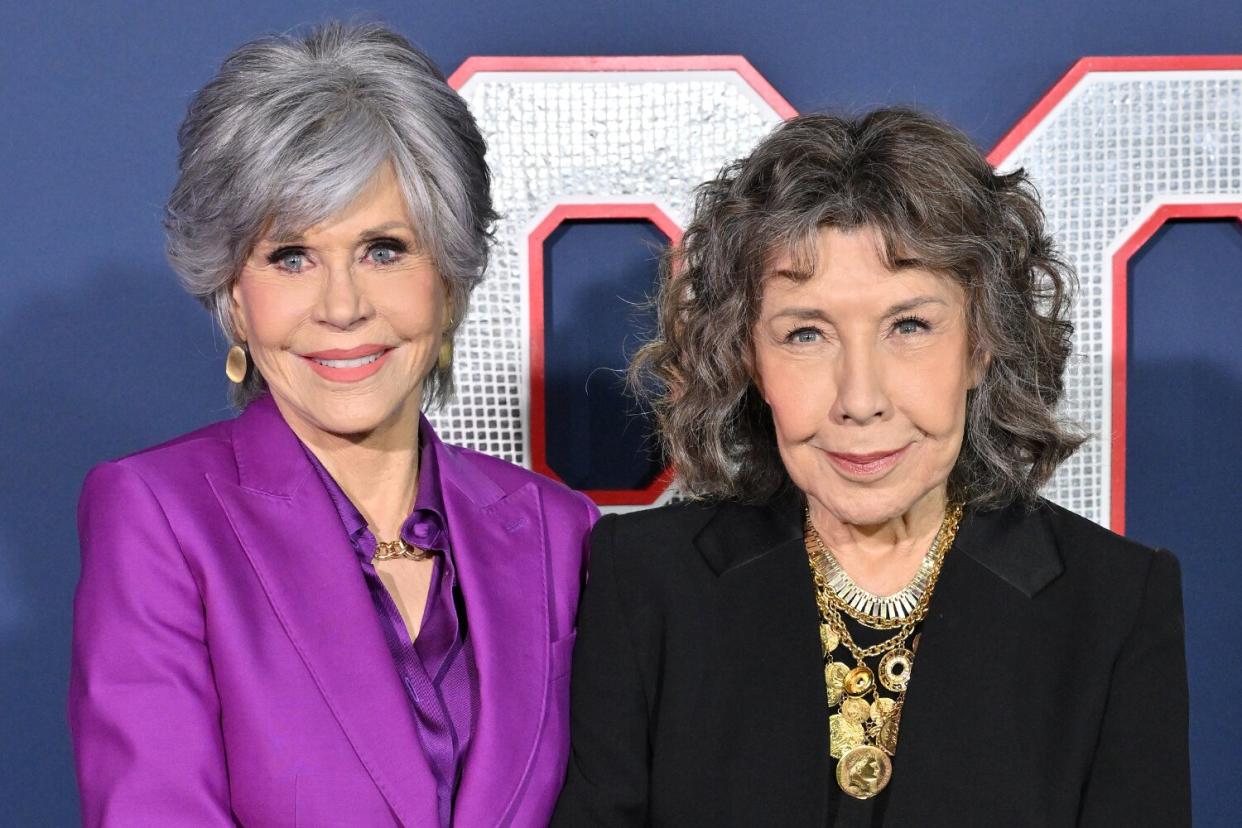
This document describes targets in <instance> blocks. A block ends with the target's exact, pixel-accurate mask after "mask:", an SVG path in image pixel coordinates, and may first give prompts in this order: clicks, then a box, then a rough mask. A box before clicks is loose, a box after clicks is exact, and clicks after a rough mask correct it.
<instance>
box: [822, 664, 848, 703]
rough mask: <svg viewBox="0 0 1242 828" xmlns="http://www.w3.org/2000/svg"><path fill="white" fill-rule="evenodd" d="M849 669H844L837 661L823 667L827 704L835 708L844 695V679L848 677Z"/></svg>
mask: <svg viewBox="0 0 1242 828" xmlns="http://www.w3.org/2000/svg"><path fill="white" fill-rule="evenodd" d="M849 672H850V668H849V667H846V666H845V665H844V664H842V663H841V662H839V661H834V662H832V663H831V664H829V665H827V666H826V667H824V684H825V685H826V686H827V687H828V704H829V705H830V706H832V707H836V706H837V705H838V704H840V703H841V697H842V696H843V695H845V689H844V688H845V677H846V676H848V675H849Z"/></svg>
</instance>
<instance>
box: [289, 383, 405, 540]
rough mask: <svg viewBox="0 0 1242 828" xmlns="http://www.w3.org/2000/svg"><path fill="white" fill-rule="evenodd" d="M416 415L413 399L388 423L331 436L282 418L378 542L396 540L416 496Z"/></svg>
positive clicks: (305, 424)
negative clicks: (325, 471)
mask: <svg viewBox="0 0 1242 828" xmlns="http://www.w3.org/2000/svg"><path fill="white" fill-rule="evenodd" d="M278 407H279V406H278ZM418 411H419V407H418V402H417V400H412V401H411V403H410V404H409V405H407V406H403V407H402V410H401V411H399V412H397V414H396V415H395V416H394V417H393V418H392V419H391V420H390V421H388V422H385V423H383V424H381V425H380V426H378V427H377V428H375V429H373V430H371V431H369V432H366V433H363V434H335V433H332V432H329V431H324V430H322V429H319V428H315V427H314V426H311V425H310V424H308V423H305V422H302V421H301V420H300V419H298V418H290V417H288V416H286V417H285V420H286V422H288V423H289V427H290V428H292V429H293V432H294V434H296V435H297V436H298V439H300V440H301V441H302V442H303V443H304V444H306V446H307V448H309V449H310V450H311V452H312V453H313V454H314V455H315V457H316V458H317V459H318V460H319V462H320V463H322V464H323V466H324V468H325V469H327V470H328V474H330V475H332V479H333V480H335V481H336V483H337V485H338V486H340V487H341V490H342V491H343V492H345V495H346V496H347V497H348V498H349V499H350V501H351V502H352V503H353V504H354V506H356V507H357V508H358V511H359V512H361V513H362V517H363V519H364V520H366V522H367V525H368V526H370V527H371V531H372V532H373V533H374V534H375V537H376V539H377V540H380V541H391V540H396V539H397V538H398V537H399V536H400V533H401V525H402V523H404V522H405V519H406V518H407V517H408V516H409V513H410V509H411V508H412V507H413V504H414V497H415V495H416V494H417V492H418V462H419V453H418V452H419V445H418V426H419V417H418ZM282 413H284V411H283V409H282Z"/></svg>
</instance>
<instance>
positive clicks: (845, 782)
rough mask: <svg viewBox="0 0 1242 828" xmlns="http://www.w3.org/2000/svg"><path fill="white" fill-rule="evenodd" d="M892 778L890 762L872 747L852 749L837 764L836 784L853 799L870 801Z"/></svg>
mask: <svg viewBox="0 0 1242 828" xmlns="http://www.w3.org/2000/svg"><path fill="white" fill-rule="evenodd" d="M892 778H893V763H892V761H891V760H890V759H889V758H888V756H886V755H885V754H884V751H882V750H880V749H879V748H877V747H874V746H872V745H858V746H857V747H853V748H851V749H850V750H849V751H848V752H847V753H846V754H845V755H844V756H842V757H841V759H840V761H838V762H837V784H838V785H840V786H841V790H843V791H845V792H846V793H847V794H849V795H850V796H852V797H854V798H855V799H870V798H871V797H873V796H875V795H876V794H878V793H879V792H880V791H882V790H884V786H885V785H887V784H888V780H890V779H892Z"/></svg>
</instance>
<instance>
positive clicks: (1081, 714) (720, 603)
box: [552, 496, 1190, 828]
mask: <svg viewBox="0 0 1242 828" xmlns="http://www.w3.org/2000/svg"><path fill="white" fill-rule="evenodd" d="M801 509H802V506H801V500H800V498H797V497H791V496H787V497H784V498H779V499H777V500H776V501H774V502H773V503H772V504H769V505H767V506H743V505H739V504H735V503H724V504H719V503H716V504H713V503H687V504H680V505H675V506H670V507H665V508H661V509H655V510H651V511H646V512H638V513H633V514H627V515H624V516H609V517H605V518H604V519H603V520H601V521H600V522H599V524H598V525H597V526H596V528H595V533H594V536H593V539H592V559H591V576H590V581H589V582H588V585H587V587H586V591H585V594H584V596H583V599H582V607H581V612H580V615H579V620H578V630H579V632H578V641H577V646H576V647H575V651H574V666H573V678H572V685H571V711H572V712H571V728H572V729H571V738H572V753H571V758H570V763H569V770H568V777H567V781H566V784H565V789H564V791H563V792H562V794H561V798H560V801H559V803H558V805H557V810H556V815H555V817H554V818H553V823H552V824H553V825H555V826H573V827H574V828H577V826H595V825H607V826H638V825H655V826H677V828H684V826H700V825H702V826H713V827H714V828H720V827H721V826H735V825H736V826H781V827H782V828H785V826H788V827H789V828H795V826H816V827H817V828H821V827H822V826H825V825H829V824H830V823H831V820H830V814H829V810H830V805H829V786H834V787H835V785H836V782H835V779H834V776H833V773H834V769H835V761H834V760H833V759H831V757H830V756H829V755H828V716H829V710H828V707H827V703H826V700H825V689H824V683H823V681H824V680H823V669H822V657H821V654H820V643H819V636H818V626H817V624H818V620H817V619H818V615H817V613H818V611H817V608H816V603H815V593H814V584H813V582H812V579H811V574H810V568H809V567H808V565H807V561H806V552H805V550H804V548H803V542H802V523H801V516H802V513H801ZM837 795H839V794H834V796H837ZM877 822H882V824H884V825H893V826H918V827H919V828H922V827H923V826H929V827H934V826H975V825H979V826H985V825H986V826H993V825H995V826H1006V827H1007V828H1009V827H1010V826H1039V828H1048V826H1061V825H1107V826H1118V825H1125V826H1135V825H1152V826H1157V825H1158V826H1182V825H1189V823H1190V783H1189V758H1188V749H1187V688H1186V662H1185V652H1184V629H1183V621H1182V605H1181V582H1180V574H1179V570H1178V566H1177V561H1176V559H1174V557H1173V556H1172V555H1170V554H1169V553H1168V552H1164V551H1153V550H1150V549H1147V548H1145V547H1142V546H1139V545H1138V544H1136V543H1133V542H1131V541H1127V540H1125V539H1124V538H1121V537H1118V536H1117V535H1114V534H1112V533H1110V532H1108V531H1107V530H1105V529H1102V528H1100V527H1099V526H1097V525H1095V524H1094V523H1091V522H1090V521H1088V520H1086V519H1084V518H1081V517H1078V516H1076V515H1074V514H1071V513H1070V512H1067V511H1065V510H1064V509H1061V508H1060V507H1058V506H1055V505H1052V504H1050V503H1047V502H1041V503H1040V504H1039V506H1038V507H1037V508H1036V509H1035V510H1034V511H1025V510H1023V509H1022V508H1020V507H1011V508H1008V509H1004V510H999V511H992V512H975V511H973V510H967V513H966V515H965V517H964V518H963V521H962V524H961V527H960V530H959V532H958V536H957V540H956V542H955V543H954V545H953V547H952V549H951V550H950V551H949V553H948V556H947V558H946V560H945V564H944V568H943V570H942V572H941V576H940V581H939V583H938V585H937V587H936V592H935V594H934V596H933V599H932V603H931V608H930V611H929V613H928V616H927V618H926V620H925V621H924V624H923V631H922V639H921V641H920V643H919V650H918V657H917V659H916V660H915V665H914V671H913V673H912V676H911V683H910V689H909V691H908V692H907V695H906V703H905V709H904V713H903V715H902V720H901V735H900V739H899V742H898V746H897V755H896V757H895V758H894V760H893V778H892V782H891V783H890V785H889V791H888V801H887V803H886V807H885V810H884V812H883V814H882V815H881V816H880V817H878V818H877Z"/></svg>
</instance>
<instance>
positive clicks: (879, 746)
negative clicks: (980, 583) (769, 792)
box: [804, 503, 962, 799]
mask: <svg viewBox="0 0 1242 828" xmlns="http://www.w3.org/2000/svg"><path fill="white" fill-rule="evenodd" d="M961 518H962V505H961V504H960V503H958V504H950V505H949V506H948V507H947V508H946V509H945V513H944V519H943V520H942V521H941V522H940V529H939V531H937V532H936V537H935V539H934V540H933V541H932V545H931V548H930V549H929V550H928V553H927V557H928V558H929V559H930V561H931V565H930V568H929V570H928V575H927V585H926V588H925V589H924V590H923V592H922V594H921V595H920V596H919V598H918V601H917V603H916V604H915V605H914V607H913V608H912V609H911V610H910V612H909V613H908V614H907V615H906V616H905V617H903V618H899V619H894V618H883V617H878V616H875V615H869V614H867V613H863V612H860V611H859V610H858V609H856V608H855V607H853V606H851V605H850V604H849V603H848V602H846V601H845V600H843V599H842V598H841V596H840V595H838V594H837V592H836V590H834V589H833V588H832V586H831V585H830V584H829V583H828V582H827V581H826V579H825V577H824V570H825V567H824V566H823V565H822V561H823V560H824V559H825V558H827V557H830V556H831V555H832V553H831V552H830V551H829V550H828V549H827V547H825V546H824V541H823V539H822V538H821V537H820V535H819V532H818V531H817V530H816V529H815V526H814V524H812V523H811V512H810V509H809V508H808V509H807V510H806V517H805V522H804V538H805V542H806V551H807V560H808V562H809V563H810V566H811V575H812V577H814V579H815V596H816V601H817V603H818V604H819V614H820V627H819V636H820V643H821V644H822V645H823V654H824V682H825V684H826V685H827V690H828V709H829V710H830V711H832V710H835V711H836V712H835V713H832V715H831V716H830V717H829V719H828V726H829V738H830V750H829V752H830V753H831V754H832V757H833V758H834V759H836V760H837V773H836V776H837V784H838V785H840V786H841V790H843V791H845V793H846V794H848V795H850V796H852V797H854V798H855V799H870V798H871V797H873V796H875V795H876V794H878V793H879V792H880V791H882V790H884V788H885V786H887V785H888V782H889V780H890V779H891V778H892V776H893V763H892V759H890V757H891V756H893V754H894V753H895V752H896V750H897V732H898V728H899V726H900V723H901V709H902V706H903V705H904V703H905V699H906V688H907V687H909V684H910V673H911V671H912V669H913V667H914V651H915V650H916V649H918V639H917V636H916V637H915V641H914V642H913V643H912V644H911V645H910V647H907V646H906V641H907V639H908V638H909V637H910V636H911V635H912V634H913V632H914V628H915V627H917V626H918V625H919V623H921V622H922V620H923V618H924V617H925V616H926V615H927V608H928V606H929V605H930V603H931V596H932V592H933V591H934V590H935V588H936V580H937V579H938V578H939V577H940V569H941V567H942V566H943V565H944V556H945V553H946V552H947V551H948V550H949V547H950V546H952V545H953V539H954V538H955V537H956V536H957V526H958V523H959V522H960V521H961ZM842 613H844V614H845V615H848V616H849V617H850V618H853V619H854V620H855V621H857V622H858V623H859V624H861V625H862V626H864V627H869V628H871V629H876V630H891V629H896V630H897V632H896V633H895V634H894V635H892V636H890V637H889V638H887V639H886V640H884V641H882V642H880V643H879V644H875V645H873V646H871V647H859V646H858V645H857V644H856V643H855V642H854V637H853V636H852V635H850V631H849V628H848V627H846V625H845V619H844V618H843V617H842ZM841 645H845V649H846V650H847V651H848V652H849V655H850V656H851V657H852V659H853V661H854V667H852V668H851V667H849V666H848V665H847V664H845V663H844V662H841V661H837V660H836V658H835V657H834V656H833V652H834V651H835V650H836V649H837V648H838V647H840V646H841ZM877 656H878V657H879V664H878V665H877V670H876V671H873V670H872V669H871V668H870V667H869V666H868V665H867V659H869V658H876V657H877ZM876 672H878V673H879V680H878V681H877V680H876ZM881 685H882V686H883V687H884V688H885V689H887V690H889V691H890V692H892V693H895V694H896V698H895V699H894V698H891V697H888V696H883V695H881V694H880V686H881ZM868 696H869V697H870V698H871V701H870V702H868V701H867V697H868Z"/></svg>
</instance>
